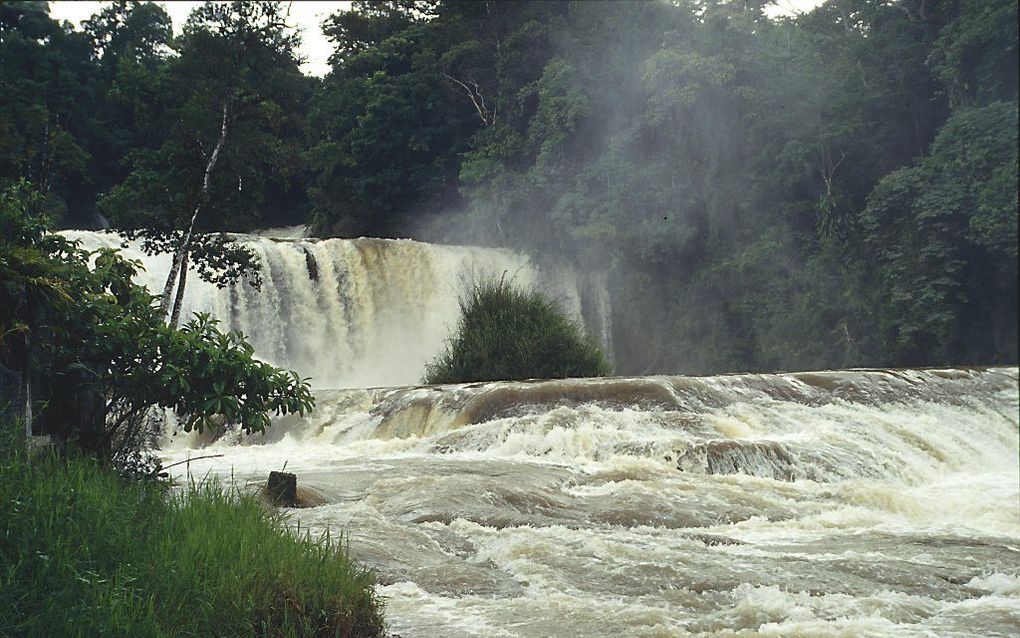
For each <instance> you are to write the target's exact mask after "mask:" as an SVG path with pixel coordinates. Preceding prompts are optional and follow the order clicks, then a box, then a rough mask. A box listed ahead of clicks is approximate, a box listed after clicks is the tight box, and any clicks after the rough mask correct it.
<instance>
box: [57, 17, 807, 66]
mask: <svg viewBox="0 0 1020 638" xmlns="http://www.w3.org/2000/svg"><path fill="white" fill-rule="evenodd" d="M821 3H822V0H777V2H776V4H775V6H774V8H773V9H771V10H770V11H768V13H769V15H773V16H775V15H779V14H793V13H798V12H800V11H807V10H809V9H811V8H812V7H815V6H817V5H819V4H821ZM103 4H104V3H103V2H50V16H52V17H53V18H55V19H57V20H68V21H70V22H72V23H74V24H75V25H79V24H81V22H82V21H83V20H86V19H87V18H89V17H90V16H92V15H93V14H95V13H98V12H99V10H100V8H101V7H102V6H103ZM158 4H159V5H161V6H162V7H163V8H164V9H166V12H167V13H168V14H170V19H171V20H173V25H174V33H175V34H176V33H180V32H181V27H183V26H184V21H185V20H187V18H188V14H189V13H191V10H192V9H194V8H195V7H197V6H198V5H200V4H202V3H201V2H159V3H158ZM290 5H291V6H290V19H291V24H292V25H293V26H296V27H298V28H299V29H300V30H301V39H302V42H301V48H300V49H299V51H300V53H301V55H302V56H303V57H304V58H305V63H304V64H302V65H301V71H302V72H304V73H306V74H308V75H314V76H317V77H322V76H323V75H325V74H326V73H327V72H328V71H329V64H328V63H327V60H328V59H329V55H330V53H332V52H333V48H332V46H331V45H330V43H329V41H328V40H326V38H325V36H323V35H322V30H321V29H320V28H319V25H320V24H321V23H322V21H323V20H324V19H325V18H326V17H327V16H329V15H330V14H332V13H336V12H337V11H346V10H347V9H349V8H350V6H351V3H350V2H291V3H290Z"/></svg>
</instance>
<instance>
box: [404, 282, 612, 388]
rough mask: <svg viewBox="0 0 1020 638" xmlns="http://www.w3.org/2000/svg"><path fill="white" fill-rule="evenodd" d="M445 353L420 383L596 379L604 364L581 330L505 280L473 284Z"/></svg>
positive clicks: (606, 369)
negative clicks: (571, 378)
mask: <svg viewBox="0 0 1020 638" xmlns="http://www.w3.org/2000/svg"><path fill="white" fill-rule="evenodd" d="M460 309H461V316H460V321H459V323H458V325H457V329H456V331H455V333H454V335H453V337H452V338H451V339H450V340H449V341H448V342H447V346H446V351H445V352H443V353H442V354H441V355H439V357H438V358H436V360H435V361H433V362H432V363H430V364H428V365H426V367H425V376H424V379H423V381H424V382H425V383H429V384H432V383H465V382H469V381H496V380H504V379H505V380H521V379H562V378H567V377H598V376H605V375H607V374H609V373H610V366H609V362H608V361H607V360H606V357H605V355H604V354H603V353H602V350H601V349H600V348H599V347H598V345H597V344H596V343H595V341H594V340H593V339H592V338H591V337H590V336H588V335H587V334H586V333H585V331H584V328H583V327H582V326H581V325H579V324H578V322H576V321H575V320H573V319H571V318H570V317H568V316H567V315H566V314H565V313H564V312H563V311H562V310H560V309H559V308H558V307H557V305H556V303H555V302H554V301H553V300H551V299H550V298H548V297H547V296H545V295H543V294H542V293H540V292H538V291H536V290H529V289H527V288H524V287H522V286H520V285H518V284H516V283H514V282H513V281H508V280H506V279H505V278H500V279H498V280H497V279H487V280H483V281H480V282H476V283H475V284H474V285H473V286H472V288H471V290H470V291H469V292H468V294H467V295H466V296H465V297H462V298H461V300H460Z"/></svg>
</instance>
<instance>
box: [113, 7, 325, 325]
mask: <svg viewBox="0 0 1020 638" xmlns="http://www.w3.org/2000/svg"><path fill="white" fill-rule="evenodd" d="M297 43H298V38H297V36H296V35H295V34H294V33H293V30H292V29H290V28H289V27H288V26H287V24H286V13H285V7H284V5H283V3H279V2H260V3H245V2H234V3H207V4H205V5H203V6H201V7H199V8H198V9H196V10H195V11H194V12H193V13H192V15H191V16H190V18H189V19H188V23H187V24H186V25H185V30H184V34H183V35H182V36H181V37H180V38H178V39H177V40H175V41H174V42H173V43H172V44H173V46H174V48H175V49H176V51H177V53H178V55H177V57H175V58H172V59H170V60H169V61H168V62H167V63H166V65H165V67H164V68H163V70H162V73H163V74H164V78H163V80H162V81H161V90H162V91H164V92H167V93H169V94H170V95H172V96H177V100H178V101H177V102H175V103H174V104H172V105H171V106H170V107H169V108H168V112H167V117H166V120H167V121H169V122H170V126H169V127H168V129H167V130H165V131H164V132H163V133H162V142H161V143H160V144H159V145H157V146H154V147H152V148H150V149H145V148H143V149H139V150H138V151H137V152H135V153H134V154H132V156H131V157H130V160H131V162H132V164H133V168H132V171H131V173H130V174H129V175H128V176H127V178H126V179H125V180H124V181H123V182H122V183H121V184H120V185H118V186H117V187H116V188H114V189H112V190H111V191H110V192H109V193H108V194H107V195H106V196H105V197H104V198H103V200H102V202H101V205H102V210H103V211H104V213H106V214H107V215H108V216H109V217H110V218H111V219H112V220H113V221H114V222H115V223H116V224H117V225H119V226H121V227H123V228H126V229H129V230H135V231H137V232H141V233H142V234H143V235H144V236H145V238H146V240H147V243H146V246H147V247H148V248H150V249H161V248H166V247H167V246H172V247H173V251H174V258H173V262H172V267H171V271H170V273H169V274H168V276H167V280H166V285H165V287H164V293H163V295H162V298H161V299H162V301H161V304H162V307H163V308H164V310H165V312H166V313H167V314H168V315H169V321H170V323H171V325H175V324H176V323H177V321H178V319H179V315H180V310H181V305H182V304H181V301H182V298H183V295H184V290H185V286H186V281H187V272H188V263H189V261H190V260H191V259H192V258H193V257H195V256H196V254H198V255H204V254H216V255H218V257H219V260H220V261H221V262H223V261H226V262H230V263H233V264H234V265H235V270H236V271H243V270H245V269H246V267H247V266H249V265H250V264H251V263H253V260H254V256H253V255H251V254H250V253H246V252H245V251H244V250H243V249H238V248H237V247H234V248H233V249H232V252H230V253H227V254H224V253H222V252H217V251H215V250H212V249H210V245H211V244H209V242H208V241H203V240H202V239H200V238H198V234H199V233H200V232H201V231H202V230H203V229H215V230H223V229H226V228H230V229H233V230H246V229H249V228H252V227H254V226H256V225H257V224H258V222H259V221H260V218H261V219H262V220H265V216H264V214H263V211H265V210H266V209H267V208H282V207H283V206H284V202H287V200H288V198H289V197H290V196H292V195H293V191H295V190H296V187H295V185H294V183H293V182H294V181H295V180H296V176H297V174H298V173H299V172H300V162H299V154H298V149H299V147H300V146H301V144H302V138H303V123H302V106H301V104H302V103H303V101H304V99H305V98H306V96H307V94H308V91H309V89H310V84H309V83H308V82H307V81H306V80H305V79H304V78H303V77H302V76H301V74H300V71H299V70H298V63H299V60H298V58H297V57H296V53H295V50H296V46H297ZM217 175H222V177H219V178H217V177H216V176H217ZM296 199H297V200H298V201H297V202H290V203H292V204H294V205H296V206H297V207H298V208H300V199H301V196H300V194H298V196H297V197H296ZM196 242H197V243H198V244H200V245H202V246H204V248H203V249H202V250H199V251H196V250H194V249H195V248H196ZM221 243H222V242H221ZM235 258H236V259H235ZM213 266H215V264H214V263H212V262H208V261H207V262H206V263H205V267H206V269H211V268H212V267H213ZM175 291H176V293H175Z"/></svg>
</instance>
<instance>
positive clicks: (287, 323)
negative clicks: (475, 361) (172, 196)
mask: <svg viewBox="0 0 1020 638" xmlns="http://www.w3.org/2000/svg"><path fill="white" fill-rule="evenodd" d="M285 234H288V235H290V237H288V238H274V237H266V236H257V235H236V236H234V237H235V239H236V240H237V241H238V242H239V243H241V244H243V245H245V246H247V247H249V248H251V249H252V250H254V252H255V253H256V255H258V258H259V261H260V262H261V268H262V282H263V283H262V287H261V288H260V289H258V290H256V289H254V288H253V287H252V286H250V285H248V284H247V283H245V282H241V283H238V284H234V285H230V286H228V287H226V288H222V289H219V288H216V287H215V286H213V285H211V284H208V283H206V282H203V281H201V280H200V279H199V277H198V274H197V272H194V271H192V272H190V273H189V277H188V288H187V291H186V294H185V298H184V307H183V313H182V317H187V316H190V314H191V313H194V312H207V313H210V314H212V316H214V317H216V318H217V319H219V320H220V321H221V322H223V324H224V326H225V327H226V328H228V329H232V330H240V331H241V332H243V333H244V334H245V336H246V337H247V338H248V339H249V340H250V341H251V343H252V345H253V346H255V354H256V356H258V357H259V358H260V359H262V360H264V361H267V362H269V363H272V364H273V365H276V366H280V367H283V368H287V369H292V370H296V371H298V373H300V374H301V375H302V376H305V377H311V380H312V381H311V383H312V385H313V387H316V388H353V387H373V386H394V385H406V384H412V383H416V382H417V381H418V379H419V378H420V377H421V374H422V372H423V369H424V365H425V363H426V362H427V361H429V360H431V359H432V358H433V357H435V356H436V354H438V353H439V352H440V350H441V349H442V347H443V342H444V340H445V339H446V338H447V337H448V336H449V333H450V330H451V328H452V327H453V326H454V325H455V323H456V320H457V317H458V314H459V306H458V303H457V301H458V297H459V295H460V294H461V293H462V292H463V291H464V290H465V288H466V287H467V286H469V285H470V283H471V282H472V281H473V280H476V279H478V278H482V277H487V276H497V277H498V276H501V275H503V273H506V274H507V276H511V277H514V278H515V279H516V280H517V281H518V282H519V283H521V284H523V285H527V286H535V287H538V288H539V289H541V290H543V291H545V292H547V293H548V294H550V295H551V296H553V297H554V298H556V299H557V300H558V301H559V302H560V304H561V305H562V306H563V308H564V310H566V311H567V312H569V313H571V314H573V315H574V316H576V317H579V318H581V319H583V321H584V322H585V323H586V324H587V326H588V328H589V330H591V331H592V333H593V335H594V336H596V337H597V338H600V339H601V340H602V343H603V344H605V345H608V343H609V333H610V319H609V301H608V295H607V294H606V292H605V284H604V282H603V281H602V280H600V279H599V278H598V277H595V276H582V275H580V274H579V273H577V272H576V271H574V270H572V269H570V268H557V269H555V270H552V269H550V270H551V272H548V273H547V272H543V271H542V270H541V269H539V268H538V267H537V266H536V265H535V264H534V263H532V261H531V260H529V259H528V257H527V256H526V255H522V254H519V253H514V252H511V251H508V250H502V249H494V248H478V247H470V246H446V245H436V244H427V243H423V242H418V241H412V240H407V239H395V240H394V239H366V238H360V239H325V240H319V239H301V238H294V237H293V235H295V234H296V233H294V232H293V229H289V231H288V233H285ZM64 235H65V236H67V237H69V238H71V239H76V240H79V241H81V242H82V245H83V247H84V248H87V249H96V248H101V247H108V248H120V249H121V251H122V252H123V253H124V255H125V256H126V257H128V258H131V259H137V260H139V261H141V262H142V263H143V264H144V266H145V272H143V273H140V275H139V283H141V284H143V285H145V286H147V287H148V288H149V289H150V290H152V291H153V292H154V293H157V292H158V291H160V290H162V284H163V278H165V277H166V273H167V272H169V268H170V255H168V254H163V255H156V256H150V255H146V254H144V253H143V252H142V251H141V249H140V246H139V243H138V242H134V241H125V240H124V239H123V238H122V237H120V236H118V235H117V234H115V233H98V232H88V231H66V232H65V233H64Z"/></svg>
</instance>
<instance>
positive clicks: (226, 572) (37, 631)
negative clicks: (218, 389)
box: [0, 456, 383, 637]
mask: <svg viewBox="0 0 1020 638" xmlns="http://www.w3.org/2000/svg"><path fill="white" fill-rule="evenodd" d="M0 521H3V529H2V531H0V532H2V533H0V634H2V635H8V634H9V635H14V636H99V635H104V636H137V637H146V636H208V635H216V636H350V637H354V636H381V635H382V634H383V624H382V619H381V615H380V605H379V602H378V601H377V599H376V598H375V593H374V590H373V587H372V578H371V574H370V573H368V572H366V571H365V570H363V569H361V568H359V567H357V566H356V565H354V564H353V563H352V562H351V561H350V560H349V559H348V557H347V555H346V552H345V551H344V549H343V547H341V546H338V545H337V544H336V543H333V542H330V541H329V539H328V538H322V539H319V540H318V541H317V542H316V541H313V540H312V539H310V538H308V537H307V536H305V537H304V538H303V539H302V538H299V537H297V536H295V535H294V534H292V533H291V532H290V530H288V529H287V528H288V525H287V523H286V521H285V519H284V518H283V517H282V515H280V514H276V513H273V512H270V511H269V510H268V509H267V508H266V507H264V506H263V505H262V504H261V503H259V502H258V501H257V500H255V499H254V498H253V497H250V496H243V495H240V494H237V493H230V492H225V491H223V490H221V489H219V488H217V487H216V486H214V485H200V486H191V488H190V489H187V490H183V491H175V492H170V493H168V492H167V486H166V485H164V484H160V483H156V482H139V481H125V480H123V479H120V478H118V477H117V475H116V474H114V473H113V472H112V471H110V470H108V469H105V468H103V467H102V466H100V465H99V464H97V463H96V462H93V461H89V460H85V459H77V458H71V459H60V458H56V457H55V456H49V457H42V458H38V459H35V460H33V463H32V466H31V467H28V466H27V465H26V464H24V463H22V462H19V461H18V460H14V461H9V462H7V463H5V464H0Z"/></svg>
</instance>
